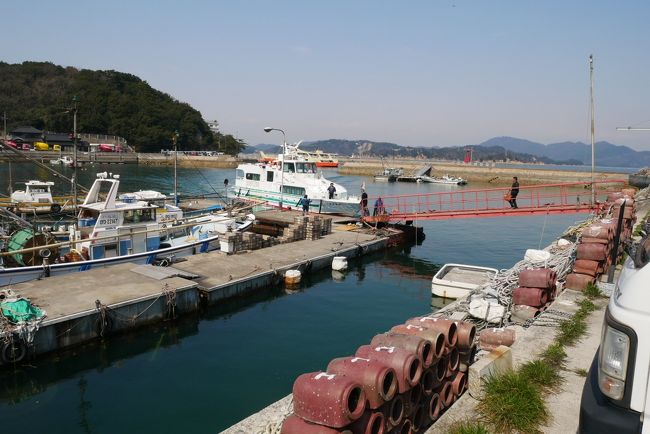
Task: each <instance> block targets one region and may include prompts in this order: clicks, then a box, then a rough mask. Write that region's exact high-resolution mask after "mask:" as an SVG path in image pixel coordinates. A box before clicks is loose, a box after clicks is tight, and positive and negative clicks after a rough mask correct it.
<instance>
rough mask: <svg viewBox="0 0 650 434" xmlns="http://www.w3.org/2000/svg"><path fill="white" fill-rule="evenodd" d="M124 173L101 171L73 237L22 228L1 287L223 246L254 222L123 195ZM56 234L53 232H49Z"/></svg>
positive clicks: (6, 257)
mask: <svg viewBox="0 0 650 434" xmlns="http://www.w3.org/2000/svg"><path fill="white" fill-rule="evenodd" d="M119 183H120V181H119V175H113V176H112V177H108V174H106V173H105V172H104V173H100V174H98V176H97V179H96V180H95V182H94V183H93V185H92V187H91V188H90V190H89V192H88V194H87V196H86V198H85V200H84V202H83V204H81V205H79V214H78V216H77V225H78V227H77V229H76V230H75V229H74V228H73V230H71V231H70V237H69V240H68V241H66V242H62V243H55V242H52V241H53V240H52V238H48V234H43V233H39V232H37V231H35V230H33V229H29V228H24V229H21V230H19V231H17V232H15V233H14V234H12V235H11V237H9V240H8V242H7V243H6V245H5V248H4V249H3V250H4V251H3V252H2V253H0V255H1V256H0V257H1V258H2V264H0V286H4V285H8V284H11V283H18V282H25V281H29V280H33V279H37V278H41V277H48V276H54V275H61V274H66V273H71V272H78V271H86V270H89V269H91V268H98V267H105V266H109V265H114V264H120V263H127V262H128V263H134V264H153V263H156V261H160V260H165V261H167V262H173V261H174V260H175V259H176V258H180V257H184V256H190V255H194V254H198V253H203V252H208V251H210V250H215V249H218V248H219V240H218V239H219V235H220V234H224V233H226V232H232V231H241V230H245V229H246V228H247V227H249V226H250V225H251V224H252V222H253V220H254V219H255V216H253V215H252V214H250V215H248V216H247V217H246V218H245V219H243V220H242V221H241V222H238V221H237V220H236V219H235V218H233V217H229V216H227V215H219V214H213V215H205V216H201V217H199V218H195V219H185V218H184V217H183V212H182V210H180V208H178V207H175V206H174V205H165V208H163V207H159V206H158V205H155V204H152V203H149V202H146V201H141V200H137V199H135V198H132V197H126V198H124V199H125V200H119V199H118V189H119ZM50 237H51V235H50Z"/></svg>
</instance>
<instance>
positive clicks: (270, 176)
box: [228, 144, 361, 215]
mask: <svg viewBox="0 0 650 434" xmlns="http://www.w3.org/2000/svg"><path fill="white" fill-rule="evenodd" d="M329 185H330V181H329V180H328V179H326V178H325V177H324V176H323V174H322V173H321V172H319V171H318V170H317V168H316V163H315V162H311V161H308V160H307V158H306V157H305V155H304V154H303V153H301V152H299V149H298V145H297V144H296V145H288V144H285V145H284V151H283V152H282V153H281V154H278V157H277V159H265V160H264V161H262V162H258V163H244V164H240V165H239V166H237V172H236V179H235V186H234V187H233V188H229V189H228V197H229V198H231V199H235V200H243V201H247V202H253V203H260V204H262V203H264V204H266V205H270V206H275V207H279V206H280V204H282V207H283V208H289V209H292V208H293V209H300V208H301V206H299V205H298V202H299V201H300V198H302V197H303V196H304V195H307V196H308V198H309V199H311V201H312V202H311V210H312V211H314V212H322V213H336V214H345V215H355V214H358V213H359V205H360V200H361V199H360V198H359V197H357V196H351V195H349V194H348V191H347V189H346V188H345V187H343V186H342V185H340V184H336V183H334V187H335V188H336V192H335V193H334V197H333V198H332V199H329V195H328V190H327V189H328V187H329Z"/></svg>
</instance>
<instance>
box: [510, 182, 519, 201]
mask: <svg viewBox="0 0 650 434" xmlns="http://www.w3.org/2000/svg"><path fill="white" fill-rule="evenodd" d="M518 194H519V181H518V180H517V177H516V176H513V177H512V186H511V187H510V200H509V202H510V207H511V208H518V206H517V195H518Z"/></svg>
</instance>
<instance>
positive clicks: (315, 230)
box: [305, 216, 323, 240]
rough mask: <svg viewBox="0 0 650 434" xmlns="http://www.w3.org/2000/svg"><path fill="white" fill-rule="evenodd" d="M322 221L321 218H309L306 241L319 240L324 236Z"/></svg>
mask: <svg viewBox="0 0 650 434" xmlns="http://www.w3.org/2000/svg"><path fill="white" fill-rule="evenodd" d="M321 224H322V222H321V219H320V217H319V216H314V217H311V218H307V222H306V225H305V227H306V229H307V231H306V239H308V240H317V239H319V238H320V237H321V236H322V235H323V229H322V227H321Z"/></svg>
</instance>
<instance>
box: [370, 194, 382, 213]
mask: <svg viewBox="0 0 650 434" xmlns="http://www.w3.org/2000/svg"><path fill="white" fill-rule="evenodd" d="M383 213H384V201H383V200H382V198H381V196H379V197H378V198H377V200H376V201H375V209H374V210H373V211H372V215H373V216H376V215H382V214H383Z"/></svg>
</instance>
